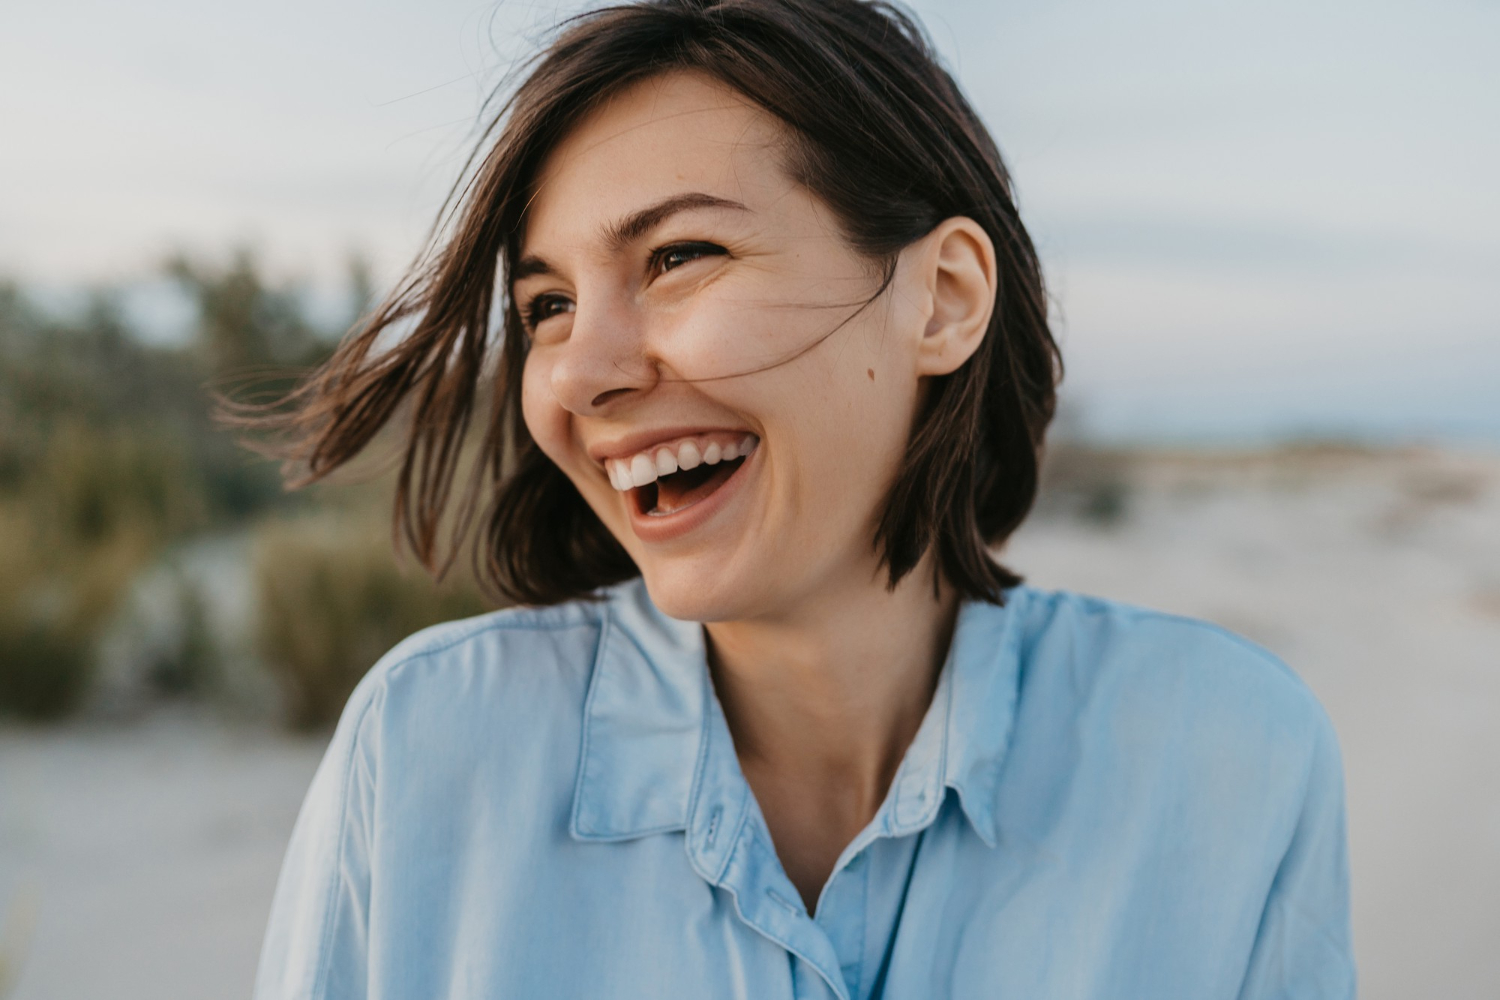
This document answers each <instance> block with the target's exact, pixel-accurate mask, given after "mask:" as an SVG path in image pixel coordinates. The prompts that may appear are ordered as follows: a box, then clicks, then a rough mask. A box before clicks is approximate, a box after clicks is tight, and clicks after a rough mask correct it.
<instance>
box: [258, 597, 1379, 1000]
mask: <svg viewBox="0 0 1500 1000" xmlns="http://www.w3.org/2000/svg"><path fill="white" fill-rule="evenodd" d="M1353 995H1354V967H1353V960H1352V956H1351V943H1350V930H1349V910H1348V869H1347V857H1346V846H1345V826H1344V802H1343V779H1342V772H1341V765H1340V760H1339V753H1338V746H1337V743H1336V740H1335V737H1334V733H1333V730H1332V727H1331V726H1330V724H1329V722H1328V719H1327V717H1326V716H1325V715H1324V713H1323V710H1322V708H1321V707H1320V706H1319V704H1318V702H1317V700H1316V699H1315V698H1314V697H1313V695H1312V694H1311V693H1310V692H1309V691H1308V689H1307V688H1306V687H1305V686H1303V684H1302V683H1301V682H1300V681H1299V680H1298V679H1297V678H1296V677H1295V676H1294V675H1293V674H1292V673H1291V672H1290V671H1289V670H1288V669H1287V668H1286V667H1285V666H1283V665H1282V664H1281V663H1280V662H1278V661H1277V660H1276V659H1274V658H1273V657H1271V656H1270V655H1268V654H1267V653H1265V652H1263V651H1261V650H1260V649H1258V648H1256V647H1254V646H1252V645H1250V644H1248V643H1246V642H1245V641H1243V640H1241V639H1239V638H1237V637H1235V636H1232V635H1230V634H1229V633H1226V632H1224V631H1222V630H1220V629H1217V628H1215V627H1213V626H1209V625H1205V624H1202V623H1199V622H1195V621H1190V620H1187V619H1182V618H1176V617H1172V616H1168V615H1162V614H1157V613H1153V612H1148V611H1142V610H1138V609H1134V608H1130V607H1126V606H1123V605H1119V604H1115V603H1111V602H1107V601H1101V600H1096V599H1091V598H1085V597H1080V596H1076V595H1072V594H1067V593H1049V592H1043V591H1039V590H1035V589H1032V588H1029V587H1025V586H1022V587H1016V588H1013V589H1012V590H1010V591H1008V592H1007V594H1006V602H1005V605H1004V606H1003V607H999V606H995V605H991V604H986V603H980V602H970V603H966V604H964V605H963V606H962V607H961V609H960V612H959V616H958V622H957V626H956V630H955V634H954V638H953V642H952V644H951V647H950V652H949V655H948V658H947V660H946V662H945V663H944V665H943V667H942V670H941V673H940V674H939V679H938V683H937V687H936V691H935V694H934V697H933V700H932V704H931V706H930V708H929V709H928V711H927V713H926V715H925V716H924V719H923V721H922V723H921V726H920V728H919V730H918V732H917V735H916V736H915V738H914V739H913V742H912V744H911V746H910V747H909V748H908V750H907V752H906V754H905V756H904V758H903V760H902V762H901V764H900V767H899V769H898V771H897V773H896V776H895V779H894V780H893V782H892V785H891V787H890V790H889V793H888V794H887V796H886V799H885V801H884V802H883V804H882V805H881V807H880V809H879V811H878V812H877V813H876V814H875V816H874V818H873V819H871V820H870V822H869V824H868V825H867V826H866V827H865V829H864V830H862V831H861V832H860V833H859V834H858V836H856V837H855V838H854V840H853V841H852V842H851V843H850V844H849V845H848V846H847V848H846V849H845V850H844V852H843V854H842V855H841V856H840V857H839V859H838V861H837V864H836V866H835V868H834V871H833V874H832V875H831V876H830V878H829V880H828V882H827V883H826V884H825V885H824V887H823V889H822V893H821V896H820V897H819V899H818V901H817V905H816V907H815V911H814V913H813V914H809V913H808V912H807V910H806V908H805V906H804V905H803V903H802V900H801V897H800V895H799V894H798V892H797V890H796V888H795V887H794V886H793V885H792V883H791V881H790V880H789V879H788V878H787V876H786V873H785V872H784V870H783V868H782V866H781V863H780V862H779V860H778V859H777V855H776V851H775V848H774V846H773V844H772V842H771V838H770V835H769V833H768V832H767V827H766V823H765V820H764V818H763V816H762V815H761V812H760V809H759V807H758V806H757V804H756V801H755V798H754V796H753V794H752V793H751V790H750V787H749V785H748V784H747V783H746V781H745V779H744V776H743V775H742V773H741V771H740V767H739V763H738V760H737V758H736V756H735V752H734V746H733V743H732V740H731V737H730V733H729V730H728V727H727V725H726V723H725V720H724V714H723V712H722V710H721V707H720V705H719V702H718V700H717V698H716V696H715V694H714V689H713V684H712V681H711V677H710V674H709V671H708V667H707V661H706V659H705V652H704V640H703V632H702V627H701V626H699V625H697V624H691V623H684V622H679V621H675V620H672V619H670V618H667V617H665V616H664V615H662V614H661V613H660V612H658V611H657V610H656V609H655V608H654V607H653V606H652V605H651V602H650V600H649V598H648V597H647V595H646V591H645V588H644V587H643V586H642V585H641V583H640V582H639V581H633V582H630V583H627V584H624V585H621V586H619V587H616V588H613V589H612V590H609V591H606V592H604V593H603V595H602V599H601V600H599V601H592V602H577V603H573V604H567V605H562V606H558V607H553V608H544V609H516V610H508V611H502V612H496V613H494V614H490V615H485V616H482V617H480V618H475V619H470V620H467V621H462V622H454V623H451V624H447V625H442V626H438V627H436V628H433V629H428V630H427V631H424V632H421V633H419V634H418V635H416V636H413V637H412V638H411V639H408V640H407V641H405V642H403V643H402V644H401V645H399V646H397V647H396V648H395V649H394V650H392V651H391V652H390V653H389V654H388V655H387V656H386V657H384V658H383V659H382V660H381V661H380V663H379V664H377V665H376V666H375V668H374V669H373V670H372V671H371V672H370V673H369V674H368V675H367V676H366V677H365V678H364V680H363V681H362V682H361V683H360V685H359V687H358V688H357V690H356V691H355V693H354V695H353V696H352V697H351V698H350V700H349V703H348V706H347V707H346V709H345V711H344V714H343V717H342V719H341V721H340V723H339V725H338V729H337V731H336V732H335V734H334V737H333V740H332V743H331V744H330V746H329V748H328V751H327V754H326V756H325V757H324V759H323V761H322V764H321V765H320V767H319V768H318V771H317V774H316V776H315V777H314V779H313V782H312V787H311V788H310V790H309V791H308V794H307V799H306V802H305V803H304V805H303V807H302V811H301V813H300V815H299V817H298V819H297V823H296V827H295V829H294V831H293V833H292V840H291V845H290V847H289V849H288V851H287V856H286V861H285V864H284V867H283V869H282V874H281V878H280V881H279V882H278V885H277V889H276V895H275V901H274V903H273V906H272V912H271V918H270V923H269V927H268V930H267V933H266V937H265V943H264V947H263V950H262V954H261V961H260V968H259V974H258V980H257V988H256V996H257V997H258V998H260V1000H271V998H318V1000H324V998H345V997H366V996H369V997H379V998H382V1000H433V998H437V997H453V998H476V1000H477V998H486V1000H503V998H517V1000H521V998H525V1000H533V998H550V997H564V998H573V997H610V998H621V1000H630V998H641V1000H646V998H651V1000H660V998H664V997H692V998H695V1000H729V998H737V1000H781V998H786V1000H791V998H807V1000H811V998H819V1000H829V998H834V997H837V998H839V1000H870V998H886V1000H897V998H899V1000H933V998H947V997H953V998H971V997H972V998H980V997H983V998H1007V997H1010V998H1018V1000H1034V998H1038V997H1046V998H1049V1000H1062V998H1079V1000H1082V998H1144V997H1150V998H1172V997H1182V998H1192V1000H1215V998H1223V1000H1233V998H1242V1000H1249V998H1272V997H1275V998H1314V997H1316V998H1319V1000H1327V998H1343V997H1351V996H1353Z"/></svg>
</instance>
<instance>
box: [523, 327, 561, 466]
mask: <svg viewBox="0 0 1500 1000" xmlns="http://www.w3.org/2000/svg"><path fill="white" fill-rule="evenodd" d="M549 372H550V368H549V366H548V364H547V362H546V359H545V358H539V357H538V354H537V352H532V354H530V355H529V356H528V357H527V359H526V367H525V369H524V370H523V371H522V373H521V417H522V419H523V420H525V422H526V430H527V431H528V432H530V434H531V438H532V440H533V441H535V442H536V443H537V446H538V447H539V448H541V449H542V453H543V454H545V455H546V456H547V457H548V458H550V459H552V461H554V462H556V463H557V464H559V465H562V466H563V467H564V468H566V466H565V465H563V459H564V456H565V452H566V450H567V442H568V435H569V424H568V411H567V410H565V409H563V407H562V405H561V404H560V403H558V401H557V397H556V396H555V395H554V394H553V392H552V384H551V378H550V375H549Z"/></svg>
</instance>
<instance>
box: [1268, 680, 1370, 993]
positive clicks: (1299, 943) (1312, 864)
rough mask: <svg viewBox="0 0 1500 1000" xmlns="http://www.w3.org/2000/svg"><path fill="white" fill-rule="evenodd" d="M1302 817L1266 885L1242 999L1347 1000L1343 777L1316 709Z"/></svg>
mask: <svg viewBox="0 0 1500 1000" xmlns="http://www.w3.org/2000/svg"><path fill="white" fill-rule="evenodd" d="M1318 715H1319V722H1320V726H1319V728H1318V731H1317V738H1316V740H1315V744H1314V750H1313V755H1312V762H1311V767H1310V769H1309V773H1308V781H1307V788H1306V792H1305V795H1304V797H1303V801H1302V809H1301V813H1300V815H1299V816H1298V818H1297V823H1296V827H1295V829H1294V831H1293V833H1292V838H1291V842H1290V844H1289V845H1288V847H1287V850H1286V853H1285V854H1284V855H1283V856H1282V859H1281V863H1280V865H1279V867H1278V868H1277V871H1276V876H1275V879H1274V880H1273V881H1272V883H1271V891H1270V893H1269V894H1268V896H1267V898H1266V904H1265V908H1264V910H1263V912H1262V914H1261V920H1260V928H1259V931H1258V933H1257V934H1256V938H1255V944H1254V946H1253V947H1252V949H1251V953H1250V964H1249V968H1248V969H1247V970H1246V974H1245V979H1244V983H1243V985H1242V987H1241V990H1240V1000H1314V998H1316V1000H1352V998H1353V997H1354V995H1355V971H1354V954H1353V942H1352V935H1351V933H1350V926H1349V852H1348V844H1347V834H1346V830H1345V817H1344V776H1343V765H1342V763H1341V759H1340V755H1339V748H1338V741H1337V738H1336V737H1335V736H1334V732H1333V726H1332V724H1331V723H1329V722H1328V719H1327V717H1326V716H1324V715H1323V714H1322V712H1321V710H1320V711H1319V713H1318Z"/></svg>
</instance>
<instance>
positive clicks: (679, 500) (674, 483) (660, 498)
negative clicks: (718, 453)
mask: <svg viewBox="0 0 1500 1000" xmlns="http://www.w3.org/2000/svg"><path fill="white" fill-rule="evenodd" d="M743 461H744V459H742V458H739V459H735V460H734V461H731V462H720V463H719V464H718V465H700V466H698V467H697V468H696V469H692V470H690V471H688V472H674V473H672V474H671V475H670V476H662V477H661V478H660V479H658V480H657V481H656V505H655V507H653V508H652V510H651V513H653V514H671V513H674V512H676V511H679V510H681V509H682V508H684V507H688V506H691V505H692V504H695V503H697V502H698V501H699V500H702V499H703V498H704V497H706V496H708V495H709V494H710V493H712V492H713V491H714V490H716V489H718V488H719V487H720V486H723V485H724V481H725V480H727V479H728V478H729V477H730V476H732V475H734V470H735V469H738V468H739V467H740V463H741V462H743Z"/></svg>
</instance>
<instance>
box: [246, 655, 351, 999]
mask: <svg viewBox="0 0 1500 1000" xmlns="http://www.w3.org/2000/svg"><path fill="white" fill-rule="evenodd" d="M371 680H372V677H367V678H366V680H365V682H362V683H361V686H360V687H359V688H358V689H356V691H355V693H354V695H352V696H351V697H350V699H349V703H348V705H346V707H345V709H344V713H343V715H342V717H341V718H340V720H339V724H338V727H337V728H336V729H335V731H334V734H333V739H332V741H331V742H330V743H329V745H328V750H327V752H326V753H325V754H324V755H323V760H322V762H321V763H320V764H319V765H318V769H317V772H316V773H315V774H314V775H313V780H312V785H311V786H310V787H309V788H308V791H307V797H306V798H305V799H304V800H303V803H302V809H301V811H300V812H299V813H298V815H297V821H296V824H295V825H294V826H293V828H292V837H291V842H290V844H289V845H288V847H287V852H286V858H285V860H284V861H283V862H282V867H281V876H280V878H279V879H278V880H277V883H276V892H275V895H274V897H273V899H272V902H271V915H270V919H269V921H268V923H267V926H266V935H265V939H264V943H263V944H262V946H261V953H260V964H259V967H258V969H257V972H256V981H255V993H254V1000H345V998H356V997H358V998H363V997H364V996H365V995H366V986H367V983H366V975H367V969H368V955H369V935H368V931H369V914H370V856H371V847H372V843H373V834H374V829H373V818H374V816H373V806H374V797H375V762H376V754H375V750H374V746H373V740H372V739H371V738H370V737H369V735H368V733H367V730H368V729H370V728H373V727H372V725H371V723H372V720H374V719H375V718H376V717H377V716H378V715H379V711H378V708H379V702H380V700H381V698H380V693H379V691H378V689H373V690H372V688H373V685H372V684H371V683H370V682H371Z"/></svg>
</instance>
